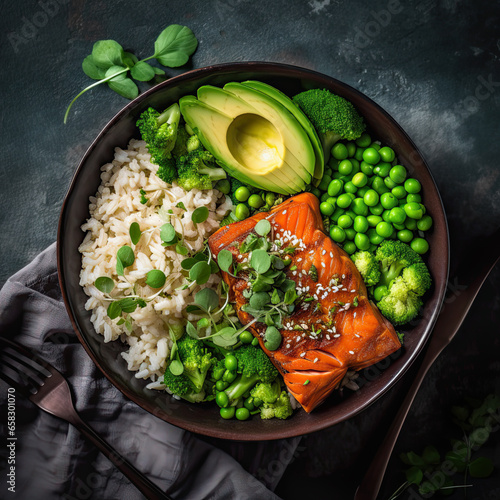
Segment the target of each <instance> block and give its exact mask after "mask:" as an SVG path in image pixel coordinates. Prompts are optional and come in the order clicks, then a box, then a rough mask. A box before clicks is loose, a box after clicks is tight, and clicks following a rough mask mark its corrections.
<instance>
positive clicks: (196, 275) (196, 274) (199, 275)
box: [189, 262, 212, 285]
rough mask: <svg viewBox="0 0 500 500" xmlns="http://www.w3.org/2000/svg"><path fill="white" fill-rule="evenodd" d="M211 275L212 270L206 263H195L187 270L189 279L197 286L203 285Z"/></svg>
mask: <svg viewBox="0 0 500 500" xmlns="http://www.w3.org/2000/svg"><path fill="white" fill-rule="evenodd" d="M211 274H212V270H211V268H210V266H209V265H208V264H207V263H206V262H197V263H196V264H195V265H194V266H193V267H192V268H191V269H190V270H189V278H190V279H192V280H193V281H196V283H198V285H204V284H205V283H206V282H207V281H208V279H209V278H210V275H211Z"/></svg>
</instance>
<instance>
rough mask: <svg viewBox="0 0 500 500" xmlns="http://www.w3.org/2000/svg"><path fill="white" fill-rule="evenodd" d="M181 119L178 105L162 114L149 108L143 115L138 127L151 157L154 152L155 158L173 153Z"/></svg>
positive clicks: (173, 105)
mask: <svg viewBox="0 0 500 500" xmlns="http://www.w3.org/2000/svg"><path fill="white" fill-rule="evenodd" d="M180 119H181V112H180V109H179V105H178V104H177V103H175V104H172V106H170V107H169V108H167V109H166V110H165V111H164V112H163V113H161V114H160V113H158V111H156V110H155V109H153V108H148V109H147V110H146V111H144V112H143V113H142V114H141V117H140V118H139V120H138V121H137V126H138V127H139V130H140V132H141V136H142V138H143V140H144V141H146V144H147V148H148V150H149V152H150V153H151V156H153V152H154V155H155V156H161V155H163V154H169V153H170V152H171V151H172V149H173V147H174V145H175V140H176V138H177V128H178V126H179V121H180ZM152 150H153V151H152Z"/></svg>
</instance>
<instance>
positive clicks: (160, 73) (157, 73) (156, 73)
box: [153, 66, 166, 76]
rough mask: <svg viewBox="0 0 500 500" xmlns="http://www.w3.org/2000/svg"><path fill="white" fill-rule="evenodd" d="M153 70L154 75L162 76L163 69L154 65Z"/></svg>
mask: <svg viewBox="0 0 500 500" xmlns="http://www.w3.org/2000/svg"><path fill="white" fill-rule="evenodd" d="M153 71H154V72H155V75H159V76H163V75H165V74H166V73H165V71H163V70H162V69H160V68H157V67H156V66H153Z"/></svg>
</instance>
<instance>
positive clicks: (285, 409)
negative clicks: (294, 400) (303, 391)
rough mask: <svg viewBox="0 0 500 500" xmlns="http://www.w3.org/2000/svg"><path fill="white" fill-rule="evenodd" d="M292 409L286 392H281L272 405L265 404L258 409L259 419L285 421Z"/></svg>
mask: <svg viewBox="0 0 500 500" xmlns="http://www.w3.org/2000/svg"><path fill="white" fill-rule="evenodd" d="M292 413H293V409H292V405H291V403H290V398H289V397H288V393H287V392H286V391H282V392H281V394H280V396H279V398H278V399H277V400H276V401H275V402H274V403H265V402H264V404H263V405H262V407H261V409H260V418H262V419H264V420H267V419H270V418H281V419H285V418H288V417H289V416H290V415H292Z"/></svg>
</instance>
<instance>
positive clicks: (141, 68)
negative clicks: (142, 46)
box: [130, 61, 155, 82]
mask: <svg viewBox="0 0 500 500" xmlns="http://www.w3.org/2000/svg"><path fill="white" fill-rule="evenodd" d="M130 74H131V75H132V77H133V78H135V79H136V80H139V81H140V82H149V80H151V79H153V78H154V77H155V71H154V69H153V68H152V66H150V65H149V64H148V63H147V62H143V61H141V62H138V63H137V64H136V65H135V66H133V67H132V69H131V70H130Z"/></svg>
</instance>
